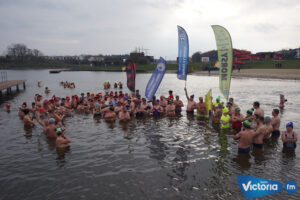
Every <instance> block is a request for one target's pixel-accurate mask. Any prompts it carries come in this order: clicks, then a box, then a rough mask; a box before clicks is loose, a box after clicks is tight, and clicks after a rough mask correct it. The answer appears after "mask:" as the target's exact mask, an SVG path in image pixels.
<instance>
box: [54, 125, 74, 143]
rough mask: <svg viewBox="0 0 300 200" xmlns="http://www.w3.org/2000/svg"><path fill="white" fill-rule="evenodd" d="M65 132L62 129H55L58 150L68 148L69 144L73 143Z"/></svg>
mask: <svg viewBox="0 0 300 200" xmlns="http://www.w3.org/2000/svg"><path fill="white" fill-rule="evenodd" d="M64 131H65V130H64V129H62V128H56V129H55V132H56V135H57V138H56V141H55V142H56V147H58V148H65V147H67V146H68V145H67V144H68V143H70V142H71V140H70V139H69V138H68V137H67V136H65V134H64Z"/></svg>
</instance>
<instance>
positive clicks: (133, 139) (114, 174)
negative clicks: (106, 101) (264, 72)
mask: <svg viewBox="0 0 300 200" xmlns="http://www.w3.org/2000/svg"><path fill="white" fill-rule="evenodd" d="M150 76H151V74H138V75H137V80H136V81H137V86H138V88H139V89H140V90H141V93H142V94H144V89H145V86H146V84H147V81H148V80H149V78H150ZM8 78H9V79H26V80H27V82H26V86H27V88H26V90H25V91H22V89H21V92H19V93H15V94H14V95H12V96H9V97H5V98H4V99H3V98H2V99H0V103H1V104H0V107H1V112H0V113H1V117H0V129H1V131H0V132H1V134H0V135H1V140H0V163H1V165H0V188H1V190H0V199H1V200H2V199H24V200H25V199H30V200H33V199H118V200H119V199H244V197H243V195H242V192H241V191H240V189H239V187H238V184H237V181H236V180H237V177H238V176H239V175H241V174H247V175H252V176H257V177H262V178H266V179H272V180H276V181H280V182H281V183H283V184H284V183H285V182H286V181H288V180H291V179H292V180H295V181H296V182H297V183H298V185H299V184H300V161H299V154H300V150H299V142H298V148H297V149H296V151H295V153H294V154H293V153H292V154H285V153H282V142H281V140H273V141H271V142H270V143H269V144H268V145H266V146H265V148H264V149H263V150H262V151H252V152H251V154H250V155H244V156H241V155H238V154H237V142H236V141H234V140H233V135H234V133H233V132H232V131H229V132H222V131H220V129H219V128H218V127H216V126H214V125H212V123H211V122H210V121H205V120H198V119H196V118H190V117H188V118H187V116H186V114H185V113H183V115H182V116H180V117H176V118H168V117H165V118H160V119H153V118H151V117H149V118H145V119H142V120H136V119H133V120H131V121H130V122H128V123H120V122H119V121H117V122H116V123H114V124H108V123H106V122H105V121H104V120H102V119H99V120H94V119H93V117H92V115H84V114H76V113H74V114H73V115H72V117H69V118H66V119H65V126H66V128H67V131H66V135H67V136H69V137H70V138H71V141H72V142H71V143H70V147H69V148H68V149H66V150H59V149H56V147H55V145H54V144H53V142H51V141H49V140H48V139H47V138H46V137H45V136H44V134H43V132H42V128H41V127H40V126H39V125H37V126H36V127H34V128H32V129H29V130H26V129H24V126H23V123H22V121H21V120H20V119H19V118H18V116H17V108H18V106H19V105H21V104H22V102H24V101H27V103H31V102H32V101H33V96H34V94H36V93H43V90H44V89H43V88H44V86H48V87H49V88H50V89H51V90H52V93H51V94H50V95H49V97H51V96H52V95H53V94H56V95H57V96H66V95H72V94H75V93H76V94H80V93H81V92H88V91H89V92H98V91H103V87H102V84H103V81H104V80H109V81H111V82H113V81H116V80H117V81H122V82H124V83H125V79H126V76H125V74H124V73H114V72H112V73H109V72H62V73H60V74H49V72H48V70H41V71H30V70H26V71H13V70H11V71H8ZM37 80H42V85H43V88H38V87H37ZM62 80H64V81H74V82H75V84H76V88H75V89H73V90H71V89H64V88H63V87H61V86H59V81H62ZM299 83H300V82H296V81H288V80H267V79H265V80H264V79H233V80H232V86H231V95H232V96H233V97H234V98H235V101H236V103H237V104H238V105H239V106H240V107H241V109H242V113H243V114H244V113H245V112H246V110H247V109H249V108H250V107H251V106H252V103H253V101H255V100H258V101H260V103H261V107H262V108H263V109H264V110H265V115H271V111H272V109H273V108H276V107H277V105H278V103H279V94H280V93H283V94H285V96H286V98H287V99H288V102H287V103H286V107H285V108H284V110H281V112H280V117H281V129H282V130H283V128H284V125H285V124H286V123H287V122H288V121H293V122H294V123H295V128H294V130H295V131H296V132H298V134H299V133H300V128H299V127H300V101H299V100H300V85H299ZM183 87H184V81H179V80H177V78H176V75H175V74H166V75H165V77H164V80H163V81H162V83H161V86H160V88H159V90H158V92H157V96H159V95H161V94H164V95H167V94H168V93H167V92H168V90H169V89H173V91H174V93H175V94H178V95H180V96H181V98H182V100H183V101H184V103H186V99H185V98H184V91H183ZM187 88H188V92H189V94H192V93H193V94H195V96H196V97H197V99H198V97H199V96H200V95H201V96H204V94H205V93H206V92H207V91H208V90H209V89H210V88H211V89H212V92H213V97H216V96H218V95H220V92H219V89H218V78H217V77H208V76H207V77H205V76H191V75H189V76H188V82H187ZM125 91H127V88H126V89H125ZM6 103H10V104H11V105H12V109H13V111H12V112H11V113H9V114H7V113H5V112H4V111H3V110H4V106H5V104H6ZM270 198H272V199H300V192H299V191H298V192H296V193H295V194H294V195H288V194H287V193H286V192H285V191H282V192H281V193H279V194H275V195H272V196H267V197H264V198H262V199H270Z"/></svg>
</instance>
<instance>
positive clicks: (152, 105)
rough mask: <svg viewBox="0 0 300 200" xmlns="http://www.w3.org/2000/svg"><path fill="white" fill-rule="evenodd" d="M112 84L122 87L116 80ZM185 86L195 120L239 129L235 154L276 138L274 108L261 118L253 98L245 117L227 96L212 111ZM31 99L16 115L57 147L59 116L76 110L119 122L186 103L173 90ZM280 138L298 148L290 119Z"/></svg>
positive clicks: (169, 112) (63, 140)
mask: <svg viewBox="0 0 300 200" xmlns="http://www.w3.org/2000/svg"><path fill="white" fill-rule="evenodd" d="M104 84H107V82H105V83H104ZM115 85H116V87H118V86H119V87H122V86H120V83H116V84H115ZM121 85H122V84H121ZM104 87H105V86H104ZM184 90H185V96H186V98H187V102H188V103H187V107H186V112H187V114H188V115H194V111H196V116H197V117H198V118H204V119H205V118H209V117H211V119H212V122H213V123H215V124H221V129H229V128H230V127H232V128H233V129H235V130H237V134H236V135H235V136H234V139H235V140H239V143H238V152H239V153H249V152H250V149H251V148H250V147H251V145H253V147H254V148H262V147H263V144H264V140H269V139H270V137H278V136H280V118H279V116H278V114H279V110H278V109H273V111H272V116H273V117H272V118H271V117H269V116H266V117H265V116H264V110H263V109H262V108H260V104H259V102H254V103H253V108H250V109H249V110H247V112H246V115H245V116H244V115H243V114H241V110H240V108H239V106H238V105H237V104H235V103H234V100H233V98H229V101H228V103H227V104H226V106H224V102H221V101H220V99H221V98H220V96H219V97H217V98H216V101H215V102H211V103H212V109H211V110H207V106H206V103H205V102H204V101H203V98H202V97H199V102H196V101H195V100H194V95H190V96H189V95H188V92H187V89H186V88H184ZM49 91H50V90H49V89H48V88H46V89H45V93H49ZM280 99H281V100H280V107H283V106H284V102H285V101H286V100H285V99H284V96H283V95H281V96H280ZM34 100H35V101H34V102H33V103H32V106H31V107H28V106H27V103H26V102H24V103H23V105H22V107H20V109H19V116H20V117H21V118H23V121H24V125H25V126H33V125H34V124H35V120H36V121H37V122H38V123H39V124H40V125H41V126H42V127H43V130H44V133H45V134H46V135H47V137H49V138H55V139H56V143H57V145H58V147H64V146H65V145H66V144H67V143H69V142H70V139H69V138H67V137H66V136H65V135H64V132H65V127H64V125H63V120H64V118H65V117H67V116H70V113H71V112H73V111H74V110H76V111H81V112H83V113H86V114H90V113H92V114H93V116H94V117H95V118H103V119H105V120H106V121H107V122H109V123H113V122H115V121H116V119H117V118H118V119H119V121H129V120H131V119H132V118H133V117H136V118H142V117H145V116H154V117H158V116H163V115H166V116H171V117H172V116H175V115H176V114H180V113H181V112H182V107H183V106H184V105H183V102H182V101H181V100H180V97H179V96H178V95H175V98H174V95H173V91H171V90H170V91H169V96H168V97H165V96H160V98H159V99H156V97H153V99H152V100H151V101H147V100H146V99H145V98H142V97H141V95H140V93H139V90H135V92H132V93H131V94H128V93H123V92H122V91H119V92H118V91H115V92H113V91H110V92H109V91H106V92H105V93H103V94H102V93H101V92H98V93H97V94H94V93H93V92H91V93H89V92H88V93H86V94H84V93H81V94H80V96H78V95H72V96H71V97H69V96H66V97H63V98H60V97H57V96H55V95H53V96H52V98H51V99H43V96H42V95H40V94H36V95H35V98H34ZM281 138H282V141H283V144H284V147H285V148H287V149H294V148H296V142H297V139H298V138H297V134H296V133H295V131H293V123H292V122H289V123H288V124H287V125H286V130H285V131H284V132H283V133H282V134H281Z"/></svg>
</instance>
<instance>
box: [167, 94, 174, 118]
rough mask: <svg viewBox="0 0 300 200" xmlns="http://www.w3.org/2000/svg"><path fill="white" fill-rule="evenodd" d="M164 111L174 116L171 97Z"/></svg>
mask: <svg viewBox="0 0 300 200" xmlns="http://www.w3.org/2000/svg"><path fill="white" fill-rule="evenodd" d="M166 112H167V115H168V116H174V115H175V105H174V103H173V99H172V98H171V99H169V104H168V105H167V107H166Z"/></svg>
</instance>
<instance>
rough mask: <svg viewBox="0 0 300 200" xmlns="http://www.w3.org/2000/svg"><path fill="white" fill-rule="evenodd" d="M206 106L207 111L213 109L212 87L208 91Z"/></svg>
mask: <svg viewBox="0 0 300 200" xmlns="http://www.w3.org/2000/svg"><path fill="white" fill-rule="evenodd" d="M205 107H206V110H207V113H209V111H211V110H212V102H211V89H209V91H208V92H207V94H206V95H205Z"/></svg>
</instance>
